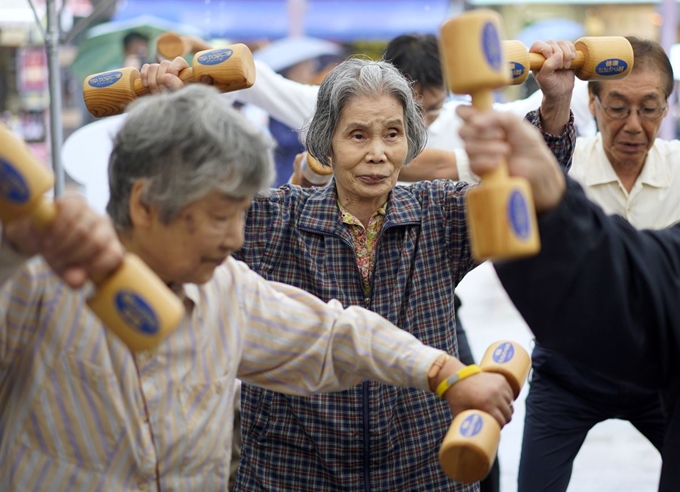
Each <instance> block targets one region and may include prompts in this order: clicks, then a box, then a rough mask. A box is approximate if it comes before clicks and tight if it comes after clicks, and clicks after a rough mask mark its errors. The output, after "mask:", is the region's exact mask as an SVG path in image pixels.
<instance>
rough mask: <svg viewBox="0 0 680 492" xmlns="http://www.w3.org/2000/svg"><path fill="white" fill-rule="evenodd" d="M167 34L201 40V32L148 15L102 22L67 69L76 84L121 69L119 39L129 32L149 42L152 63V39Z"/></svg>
mask: <svg viewBox="0 0 680 492" xmlns="http://www.w3.org/2000/svg"><path fill="white" fill-rule="evenodd" d="M168 31H172V32H176V33H178V34H185V35H190V36H197V37H199V38H203V37H204V35H203V32H202V31H201V30H200V29H198V28H196V27H194V26H190V25H186V24H178V23H176V22H170V21H166V20H164V19H160V18H158V17H154V16H150V15H144V16H140V17H135V18H134V19H128V20H125V21H114V22H106V23H104V24H99V25H98V26H95V27H93V28H92V29H90V30H89V31H87V33H86V35H85V40H84V41H83V42H82V43H81V44H80V46H79V47H78V52H77V54H76V57H75V60H74V61H73V63H72V64H71V67H70V68H71V70H72V71H73V74H74V75H75V76H76V77H77V79H78V81H79V82H80V83H82V82H83V81H84V80H85V78H86V77H87V76H89V75H92V74H94V73H99V72H106V71H107V70H114V69H116V68H120V67H122V65H123V58H124V53H123V38H124V37H125V36H126V35H128V34H129V33H132V32H137V33H139V34H143V35H144V36H146V37H147V38H149V40H150V42H149V56H150V58H152V59H153V57H154V56H155V52H156V43H155V38H157V37H158V36H159V35H161V34H163V33H164V32H168Z"/></svg>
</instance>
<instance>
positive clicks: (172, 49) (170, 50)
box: [156, 32, 186, 60]
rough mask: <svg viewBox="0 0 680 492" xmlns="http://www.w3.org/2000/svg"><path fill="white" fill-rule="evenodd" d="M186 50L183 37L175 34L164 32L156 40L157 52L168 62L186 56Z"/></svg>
mask: <svg viewBox="0 0 680 492" xmlns="http://www.w3.org/2000/svg"><path fill="white" fill-rule="evenodd" d="M185 50H186V47H185V46H184V41H183V40H182V37H181V36H180V35H179V34H177V33H175V32H164V33H163V34H161V35H160V36H158V39H156V52H157V53H158V54H159V55H160V56H162V57H163V58H165V59H166V60H174V59H175V58H177V57H178V56H184V54H185Z"/></svg>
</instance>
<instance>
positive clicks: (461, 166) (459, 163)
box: [453, 149, 480, 183]
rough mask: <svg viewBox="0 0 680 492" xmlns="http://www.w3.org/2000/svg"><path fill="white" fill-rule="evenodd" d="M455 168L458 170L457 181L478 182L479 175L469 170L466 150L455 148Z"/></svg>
mask: <svg viewBox="0 0 680 492" xmlns="http://www.w3.org/2000/svg"><path fill="white" fill-rule="evenodd" d="M453 153H454V154H455V155H456V169H457V170H458V181H464V182H465V183H479V181H480V177H479V176H477V175H476V174H475V173H473V172H472V171H471V170H470V159H469V158H468V155H467V152H465V150H463V149H455V150H454V151H453Z"/></svg>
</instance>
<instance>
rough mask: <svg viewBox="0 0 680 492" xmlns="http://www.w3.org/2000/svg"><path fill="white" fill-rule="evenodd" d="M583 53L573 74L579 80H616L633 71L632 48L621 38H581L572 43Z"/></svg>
mask: <svg viewBox="0 0 680 492" xmlns="http://www.w3.org/2000/svg"><path fill="white" fill-rule="evenodd" d="M574 47H575V48H576V51H577V52H581V53H583V63H582V65H581V66H578V67H577V66H574V73H575V74H576V76H577V77H578V78H579V79H581V80H617V79H622V78H624V77H626V76H627V75H628V74H629V73H630V71H631V70H632V69H633V62H634V56H633V47H632V46H631V45H630V42H629V41H628V40H627V39H626V38H624V37H622V36H593V37H583V38H580V39H578V40H577V41H576V42H575V43H574Z"/></svg>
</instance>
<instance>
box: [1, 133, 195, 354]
mask: <svg viewBox="0 0 680 492" xmlns="http://www.w3.org/2000/svg"><path fill="white" fill-rule="evenodd" d="M53 183H54V176H53V175H52V173H51V172H50V171H49V170H48V169H47V168H46V167H44V166H43V165H42V164H40V162H38V161H37V160H36V158H35V157H34V156H33V155H32V154H31V153H30V151H29V150H28V148H27V146H26V145H25V144H24V142H23V141H22V140H20V139H18V138H17V137H15V136H14V135H12V134H11V133H10V132H9V131H8V130H7V129H5V128H3V127H2V126H1V125H0V221H1V222H2V223H9V222H11V221H12V220H15V219H18V218H19V217H25V216H28V217H29V218H30V220H31V222H32V223H33V224H34V225H35V226H36V227H38V228H45V227H47V225H49V224H50V222H52V221H53V220H54V219H55V217H56V213H57V212H56V207H55V206H54V204H53V203H52V202H50V201H48V200H46V199H45V198H44V196H43V194H44V193H45V192H46V191H48V190H49V189H50V188H51V187H52V185H53ZM92 280H93V281H94V283H95V284H96V285H97V292H96V294H95V295H94V297H92V298H90V299H88V301H87V304H88V306H90V309H92V311H93V312H94V313H95V314H96V315H97V316H98V317H99V318H100V319H101V320H102V321H103V322H104V324H105V325H106V326H107V327H108V328H109V329H111V330H112V331H113V332H114V333H115V334H116V335H118V337H120V338H121V339H122V340H123V342H125V344H127V346H128V347H129V348H130V349H131V350H133V351H139V350H148V349H150V348H153V347H154V346H155V345H157V344H158V343H159V342H160V341H161V340H162V339H163V338H165V336H167V335H168V334H169V333H170V332H171V331H172V330H174V329H175V328H176V327H177V326H178V325H179V323H180V321H181V320H182V317H183V316H184V307H183V305H182V302H181V301H180V300H179V298H178V297H177V296H176V295H175V294H174V293H173V292H172V291H171V290H170V289H169V288H168V286H167V285H165V284H164V283H163V282H162V281H161V280H160V279H159V278H158V277H157V276H156V274H155V273H154V272H153V271H152V270H151V269H150V268H149V267H148V266H147V265H146V263H144V262H143V261H142V260H141V259H139V258H138V257H137V256H135V255H134V254H131V253H128V254H126V255H125V258H124V261H123V264H122V265H121V266H120V267H119V268H118V269H117V270H116V271H115V272H114V273H113V274H112V275H110V276H109V277H108V278H93V279H92Z"/></svg>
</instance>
